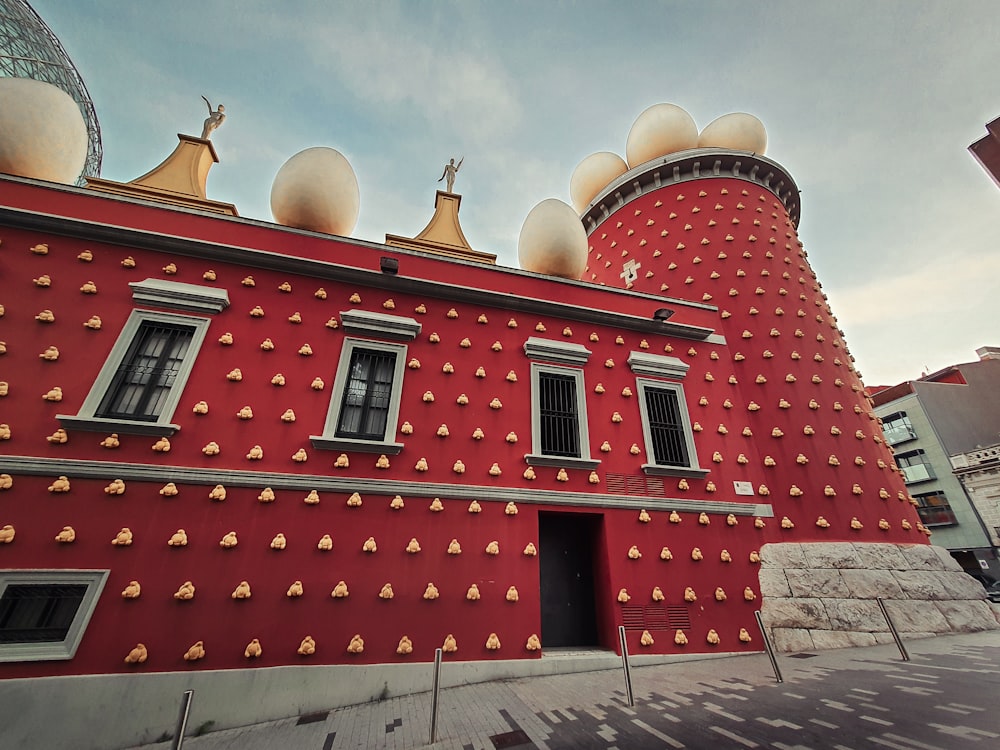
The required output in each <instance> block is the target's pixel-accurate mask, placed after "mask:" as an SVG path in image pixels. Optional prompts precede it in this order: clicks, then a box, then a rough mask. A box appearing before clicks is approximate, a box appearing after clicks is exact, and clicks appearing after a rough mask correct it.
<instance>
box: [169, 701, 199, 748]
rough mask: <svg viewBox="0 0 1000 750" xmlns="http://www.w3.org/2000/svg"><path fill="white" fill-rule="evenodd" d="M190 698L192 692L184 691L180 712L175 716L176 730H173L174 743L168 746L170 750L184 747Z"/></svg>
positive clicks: (189, 711)
mask: <svg viewBox="0 0 1000 750" xmlns="http://www.w3.org/2000/svg"><path fill="white" fill-rule="evenodd" d="M192 697H194V690H185V691H184V696H183V697H182V698H181V712H180V714H179V715H178V716H177V728H176V729H175V730H174V741H173V742H172V743H171V745H170V750H181V747H182V746H183V745H184V732H186V731H187V724H188V715H189V714H190V713H191V698H192Z"/></svg>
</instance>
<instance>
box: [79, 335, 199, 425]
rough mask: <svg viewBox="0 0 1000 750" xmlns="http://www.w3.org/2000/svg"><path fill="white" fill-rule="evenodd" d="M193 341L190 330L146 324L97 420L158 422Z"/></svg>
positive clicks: (131, 346)
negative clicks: (100, 418) (102, 418)
mask: <svg viewBox="0 0 1000 750" xmlns="http://www.w3.org/2000/svg"><path fill="white" fill-rule="evenodd" d="M193 337H194V329H193V328H191V327H188V326H182V325H172V324H170V323H161V322H154V321H149V320H147V321H143V323H142V324H141V325H140V326H139V330H138V332H137V333H136V336H135V338H134V339H133V340H132V343H131V345H130V346H129V349H128V352H127V353H126V355H125V357H124V359H122V362H121V364H120V365H119V366H118V370H117V371H116V372H115V375H114V378H113V379H112V381H111V387H110V388H108V391H107V393H106V394H105V396H104V398H103V399H102V401H101V404H100V406H99V407H98V409H97V411H96V413H95V416H97V417H104V418H109V419H132V420H138V421H143V422H155V421H156V420H157V419H158V418H159V416H160V413H161V411H162V410H163V407H164V404H165V403H166V401H167V398H168V396H169V395H170V389H171V388H173V386H174V383H175V382H176V380H177V375H178V373H179V372H180V369H181V367H182V365H183V363H184V358H185V356H186V355H187V352H188V348H189V347H190V345H191V341H192V339H193Z"/></svg>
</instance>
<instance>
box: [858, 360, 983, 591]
mask: <svg viewBox="0 0 1000 750" xmlns="http://www.w3.org/2000/svg"><path fill="white" fill-rule="evenodd" d="M994 351H995V350H993V349H992V348H989V347H984V348H983V349H980V350H978V351H977V353H978V354H979V355H980V357H982V359H981V360H980V361H979V362H969V363H966V364H960V365H954V366H952V367H946V368H944V369H942V370H939V371H938V372H935V373H932V374H930V375H925V376H924V377H921V378H920V379H919V380H910V381H907V382H905V383H900V384H899V385H895V386H892V387H889V388H884V389H882V390H878V391H876V392H875V393H873V394H872V399H873V402H874V404H875V413H876V414H877V415H878V416H879V417H880V418H881V420H882V429H883V431H884V433H885V439H886V442H887V443H889V444H890V445H891V446H892V447H893V450H894V451H895V461H896V464H897V465H898V466H899V468H900V470H901V471H902V472H903V477H904V479H905V481H906V487H907V490H908V491H909V493H910V494H911V495H912V496H913V498H914V500H916V501H917V504H918V507H917V512H918V513H919V514H920V518H921V520H922V521H923V522H924V524H925V525H926V526H927V527H928V528H930V529H931V530H932V531H933V532H934V536H933V537H932V539H931V542H932V543H933V544H937V545H940V546H942V547H945V548H946V549H948V550H949V551H950V552H951V554H952V555H953V556H954V557H955V559H956V560H958V562H959V563H960V564H961V565H962V567H963V568H965V569H966V570H968V571H970V572H974V573H979V572H982V571H983V570H988V571H989V572H990V574H991V575H993V576H994V577H996V578H1000V561H998V559H997V543H996V541H991V540H990V538H989V535H988V533H987V528H986V526H985V525H984V523H983V519H982V518H981V517H980V514H979V513H977V511H976V508H975V506H974V505H973V503H972V502H971V501H970V499H969V496H968V495H967V494H966V492H965V489H964V488H963V486H962V482H961V481H960V480H959V477H958V476H956V475H955V473H953V472H952V461H951V459H950V457H951V456H954V455H956V454H966V453H969V452H974V451H977V450H979V446H981V445H992V444H993V443H995V442H996V440H997V437H998V435H1000V399H998V398H997V394H998V393H1000V359H997V358H996V357H995V356H993V353H994Z"/></svg>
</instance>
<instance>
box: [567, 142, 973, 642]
mask: <svg viewBox="0 0 1000 750" xmlns="http://www.w3.org/2000/svg"><path fill="white" fill-rule="evenodd" d="M583 221H584V225H585V227H586V229H587V232H588V235H589V240H590V248H589V266H588V269H587V271H586V273H585V278H587V279H590V280H592V281H594V282H596V283H599V284H602V285H606V286H615V287H624V288H626V289H631V290H635V291H638V292H646V293H650V294H663V295H669V296H670V297H676V298H681V299H686V300H690V301H692V302H698V303H703V304H706V305H711V306H714V307H715V308H717V311H718V319H717V321H716V322H715V323H714V326H713V327H714V328H715V330H716V332H717V335H716V336H715V337H713V338H712V339H709V340H708V341H706V342H705V343H704V344H702V345H699V346H691V347H690V348H687V349H686V350H684V349H682V350H680V351H677V350H676V349H674V350H673V351H672V356H675V357H679V358H680V359H682V360H683V361H684V362H685V363H686V364H688V365H690V370H689V371H688V374H687V377H686V379H685V389H686V391H687V400H688V407H689V410H690V413H691V419H692V420H693V421H694V422H695V424H694V430H695V431H696V432H697V433H698V435H697V443H698V453H699V456H700V459H701V462H702V463H701V465H702V466H703V467H709V468H710V469H711V471H710V473H709V474H707V475H706V476H704V477H702V478H697V479H687V480H685V481H686V483H687V485H688V486H689V487H690V490H689V491H688V492H689V494H691V495H698V496H701V497H704V498H706V499H713V500H723V501H726V500H740V499H743V498H741V496H743V495H757V496H758V497H759V498H760V501H761V502H767V503H770V504H771V506H772V507H773V511H774V518H773V519H766V520H763V519H759V520H758V521H757V523H758V525H760V524H761V523H764V524H765V526H764V527H763V529H762V531H763V539H764V540H766V542H767V543H768V544H767V546H765V547H764V548H763V557H764V566H763V568H762V570H761V575H760V586H761V593H762V595H763V597H764V606H763V613H764V616H765V620H766V621H767V622H768V624H769V625H771V626H772V628H773V629H774V634H775V636H776V638H777V640H778V644H779V646H780V647H784V648H789V649H791V648H802V647H811V646H817V647H822V646H826V645H836V644H843V645H846V644H848V643H859V642H860V643H864V642H874V640H875V639H876V638H877V637H881V636H876V635H875V634H874V633H875V632H877V631H879V630H884V626H885V623H884V621H881V622H879V621H880V620H881V618H880V617H879V616H878V614H877V610H875V609H874V605H875V602H874V601H872V597H874V596H880V595H881V596H887V597H891V596H892V595H893V594H894V593H896V592H898V591H899V590H900V587H902V588H903V590H904V591H905V589H906V583H907V576H908V575H909V572H908V571H909V570H910V569H912V568H916V569H925V568H927V567H928V566H930V565H933V566H934V567H936V568H938V569H939V570H948V571H949V573H950V574H955V573H956V572H957V569H956V568H955V566H953V565H951V564H950V563H951V561H950V559H948V554H947V551H946V550H938V549H937V548H930V547H928V546H927V544H926V542H927V537H926V536H925V534H927V535H929V532H928V531H927V529H925V527H924V526H923V525H922V524H921V523H920V522H919V518H918V517H917V514H916V512H915V511H914V508H913V507H911V503H910V497H909V495H908V493H907V490H906V486H905V484H904V482H903V479H902V476H901V472H900V471H899V470H898V468H897V467H896V465H895V463H894V461H893V457H892V450H891V448H890V447H889V446H888V445H886V443H885V442H884V441H883V439H882V431H881V427H880V425H879V422H878V419H877V418H876V416H875V414H874V413H873V411H872V408H871V404H870V402H869V400H868V399H867V398H866V396H865V394H864V391H863V387H862V383H861V378H860V374H859V373H858V372H857V370H856V369H855V367H854V358H853V357H852V356H851V354H850V352H849V350H848V348H847V345H846V343H845V341H844V332H843V331H842V330H840V328H839V326H838V323H837V318H836V316H835V315H834V314H833V311H832V310H831V309H830V306H829V304H828V301H827V296H826V294H824V293H823V290H822V285H821V284H820V282H819V281H818V279H817V278H816V273H815V272H814V271H813V270H812V268H811V267H810V265H809V260H808V256H807V253H806V251H805V250H804V248H803V246H802V243H801V242H800V241H799V239H798V235H797V226H798V221H799V193H798V189H797V187H796V185H795V182H794V181H793V180H792V178H791V176H790V175H788V173H787V172H786V171H785V170H784V169H783V168H782V167H781V166H780V165H778V164H777V163H775V162H774V161H772V160H770V159H767V158H764V157H762V156H759V155H756V154H752V153H749V152H740V151H729V150H721V149H712V148H701V149H693V150H688V151H683V152H680V153H676V154H671V155H669V156H666V157H662V158H659V159H655V160H653V161H650V162H647V163H645V164H642V165H639V166H638V167H635V168H633V169H631V170H630V171H628V172H626V173H625V174H624V175H622V176H621V177H619V178H618V179H616V180H615V181H614V182H612V183H611V184H610V185H608V186H607V187H606V188H605V189H604V190H603V191H602V192H601V193H600V194H598V195H597V196H596V197H595V198H594V200H593V201H591V203H590V205H589V206H588V207H587V210H586V211H585V212H584V214H583ZM667 348H668V351H670V347H669V345H668V347H667ZM941 566H943V567H941ZM900 579H902V580H900ZM954 582H955V584H956V585H960V586H961V585H962V584H965V583H966V581H964V580H962V579H961V578H955V580H954ZM925 583H926V582H925ZM938 583H939V584H942V585H943V582H942V581H939V582H938ZM969 588H971V587H969ZM962 589H963V591H964V590H966V589H965V587H964V586H963V587H962ZM973 593H978V592H973ZM931 598H936V597H934V596H932V597H931ZM823 599H826V601H825V602H824V601H822V600H823ZM831 602H832V603H831ZM896 604H897V605H898V606H897V607H896V609H895V610H894V611H895V613H896V614H897V616H898V617H899V618H900V619H903V620H906V621H908V625H911V624H913V622H912V620H913V618H917V619H920V618H921V615H920V611H919V610H920V606H919V605H918V604H917V603H916V602H897V603H896ZM935 615H937V613H936V612H935ZM944 615H945V617H947V612H946V613H944ZM935 619H938V618H935ZM915 629H917V630H925V629H928V630H930V629H933V628H931V627H930V623H925V624H924V625H921V626H915ZM838 631H839V632H838ZM845 631H846V632H845Z"/></svg>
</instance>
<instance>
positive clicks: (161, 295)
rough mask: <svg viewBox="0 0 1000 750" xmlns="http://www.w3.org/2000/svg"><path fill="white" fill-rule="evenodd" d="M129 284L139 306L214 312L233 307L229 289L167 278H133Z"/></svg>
mask: <svg viewBox="0 0 1000 750" xmlns="http://www.w3.org/2000/svg"><path fill="white" fill-rule="evenodd" d="M129 287H130V288H131V289H132V300H133V301H134V302H135V303H136V304H137V305H148V306H150V307H162V308H165V309H168V310H186V311H188V312H199V313H211V314H215V313H220V312H222V311H223V310H225V309H226V308H227V307H229V292H227V291H226V290H225V289H216V288H214V287H208V286H199V285H197V284H185V283H183V282H181V281H168V280H166V279H145V280H144V281H131V282H129Z"/></svg>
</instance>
